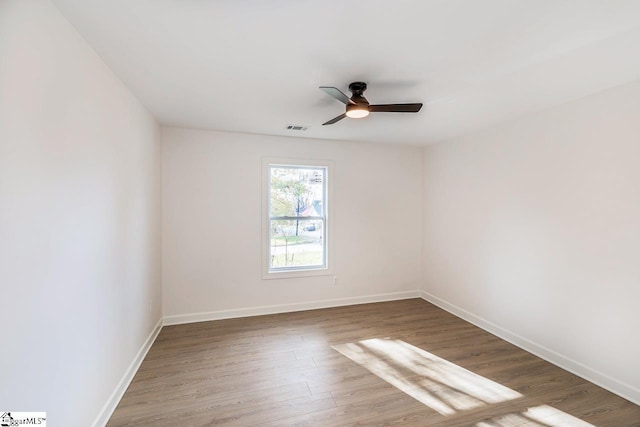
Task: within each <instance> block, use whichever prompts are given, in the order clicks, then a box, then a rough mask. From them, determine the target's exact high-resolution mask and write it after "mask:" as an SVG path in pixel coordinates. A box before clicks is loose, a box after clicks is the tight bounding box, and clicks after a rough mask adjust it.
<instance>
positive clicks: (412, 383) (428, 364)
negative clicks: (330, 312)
mask: <svg viewBox="0 0 640 427" xmlns="http://www.w3.org/2000/svg"><path fill="white" fill-rule="evenodd" d="M333 348H334V349H335V350H337V351H338V352H340V353H341V354H343V355H344V356H346V357H348V358H349V359H351V360H353V361H354V362H356V363H357V364H359V365H361V366H363V367H365V368H366V369H368V370H369V371H371V372H372V373H373V374H375V375H377V376H378V377H380V378H382V379H383V380H385V381H387V382H388V383H390V384H391V385H393V386H395V387H396V388H398V389H400V390H402V391H403V392H405V393H406V394H408V395H409V396H411V397H413V398H414V399H416V400H417V401H419V402H421V403H423V404H425V405H427V406H429V407H430V408H432V409H434V410H436V411H437V412H439V413H440V414H442V415H451V414H454V413H456V412H457V411H459V410H469V409H474V408H478V407H480V406H483V405H486V404H488V403H500V402H504V401H507V400H511V399H517V398H519V397H522V395H521V394H520V393H518V392H516V391H513V390H511V389H510V388H508V387H504V386H502V385H500V384H498V383H496V382H494V381H491V380H489V379H487V378H485V377H483V376H480V375H477V374H474V373H473V372H471V371H469V370H467V369H464V368H461V367H460V366H458V365H456V364H454V363H451V362H449V361H447V360H445V359H442V358H440V357H438V356H436V355H434V354H431V353H429V352H427V351H424V350H422V349H420V348H418V347H415V346H412V345H411V344H408V343H406V342H404V341H401V340H388V339H379V338H374V339H370V340H365V341H359V342H357V343H349V344H340V345H336V346H333Z"/></svg>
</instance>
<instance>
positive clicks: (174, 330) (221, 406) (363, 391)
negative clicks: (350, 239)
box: [108, 299, 640, 427]
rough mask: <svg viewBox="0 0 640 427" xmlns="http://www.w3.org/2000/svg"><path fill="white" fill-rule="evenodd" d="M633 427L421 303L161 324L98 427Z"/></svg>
mask: <svg viewBox="0 0 640 427" xmlns="http://www.w3.org/2000/svg"><path fill="white" fill-rule="evenodd" d="M130 425H134V426H181V427H182V426H205V425H222V426H265V427H266V426H323V427H326V426H329V427H333V426H343V425H367V426H388V425H402V426H477V427H489V426H491V427H493V426H538V427H560V426H562V427H564V426H612V427H625V426H629V427H631V426H633V427H638V426H640V406H637V405H634V404H633V403H631V402H629V401H626V400H624V399H622V398H620V397H618V396H616V395H614V394H612V393H610V392H608V391H606V390H604V389H602V388H600V387H597V386H595V385H593V384H591V383H589V382H587V381H585V380H583V379H581V378H579V377H577V376H575V375H573V374H571V373H568V372H566V371H564V370H562V369H560V368H557V367H555V366H554V365H551V364H550V363H547V362H545V361H543V360H542V359H540V358H538V357H536V356H533V355H531V354H529V353H527V352H525V351H523V350H520V349H519V348H517V347H515V346H513V345H511V344H509V343H507V342H505V341H503V340H501V339H499V338H497V337H495V336H493V335H491V334H489V333H487V332H485V331H483V330H482V329H479V328H477V327H475V326H473V325H471V324H469V323H467V322H465V321H463V320H461V319H458V318H457V317H455V316H453V315H451V314H449V313H447V312H445V311H443V310H441V309H439V308H437V307H435V306H433V305H431V304H429V303H427V302H425V301H423V300H421V299H413V300H404V301H393V302H385V303H376V304H364V305H357V306H350V307H339V308H331V309H323V310H313V311H306V312H298V313H287V314H278V315H270V316H259V317H251V318H243V319H232V320H219V321H214V322H202V323H193V324H187V325H178V326H167V327H165V328H163V330H162V331H161V333H160V335H159V336H158V338H157V340H156V342H155V343H154V344H153V346H152V347H151V350H150V351H149V353H148V355H147V357H146V358H145V360H144V362H143V363H142V366H141V367H140V369H139V371H138V373H137V374H136V376H135V378H134V379H133V381H132V383H131V385H130V386H129V388H128V390H127V392H126V393H125V395H124V397H123V399H122V400H121V402H120V404H119V405H118V407H117V409H116V411H115V412H114V414H113V416H112V417H111V420H110V421H109V423H108V426H112V427H115V426H130Z"/></svg>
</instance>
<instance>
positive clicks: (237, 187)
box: [162, 128, 422, 322]
mask: <svg viewBox="0 0 640 427" xmlns="http://www.w3.org/2000/svg"><path fill="white" fill-rule="evenodd" d="M263 157H292V158H300V159H324V160H330V161H333V164H334V168H333V174H334V175H333V183H334V193H335V194H334V195H333V196H334V198H333V209H334V211H333V213H334V221H333V226H334V251H335V253H334V255H335V256H334V264H335V270H334V274H335V275H336V277H337V285H335V286H334V285H333V278H332V277H329V276H323V277H314V278H297V279H282V280H262V270H261V215H262V211H261V189H262V186H261V173H262V172H261V168H262V158H263ZM162 171H163V172H162V175H163V185H162V188H163V195H162V203H163V307H164V314H165V316H177V317H175V318H173V319H169V321H170V322H178V321H187V320H197V319H198V317H194V316H191V315H193V314H196V313H209V314H207V315H203V316H201V317H200V318H215V317H216V316H222V317H224V316H226V315H239V314H250V313H258V312H265V310H254V311H252V310H248V311H247V310H245V311H242V310H241V309H252V308H256V307H264V306H279V308H273V310H275V311H279V310H289V309H295V308H300V307H301V305H300V304H302V306H305V307H306V306H310V305H309V304H310V303H313V302H317V301H326V300H341V301H333V302H331V303H326V304H324V305H330V304H337V303H340V302H343V303H344V302H355V301H360V300H363V298H365V297H370V296H374V295H380V294H393V295H391V296H389V297H399V296H403V295H408V294H398V293H406V292H407V291H410V292H412V295H414V296H417V293H416V292H415V291H416V290H418V289H419V288H420V274H421V259H420V253H421V240H422V236H421V234H422V233H421V218H422V213H421V209H422V200H421V171H422V150H421V149H419V148H413V147H397V146H390V145H389V146H387V145H376V144H361V143H351V142H336V141H318V140H308V139H306V140H305V139H299V138H285V137H267V136H258V135H246V134H233V133H221V132H208V131H197V130H186V129H176V128H163V166H162ZM350 298H351V299H350ZM286 304H293V305H292V306H286V307H282V305H286ZM305 304H306V305H305ZM320 305H323V304H320ZM223 310H233V311H232V312H227V313H219V312H220V311H223ZM238 310H240V311H238ZM212 312H214V313H212Z"/></svg>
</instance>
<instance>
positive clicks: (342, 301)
mask: <svg viewBox="0 0 640 427" xmlns="http://www.w3.org/2000/svg"><path fill="white" fill-rule="evenodd" d="M420 296H421V293H420V291H405V292H393V293H389V294H378V295H368V296H363V297H351V298H338V299H329V300H321V301H312V302H301V303H293V304H278V305H266V306H260V307H250V308H239V309H233V310H220V311H209V312H206V313H194V314H179V315H175V316H165V317H164V320H163V325H180V324H183V323H195V322H206V321H209V320H221V319H233V318H238V317H250V316H262V315H265V314H278V313H291V312H294V311H305V310H316V309H319V308H331V307H341V306H345V305H355V304H368V303H372V302H383V301H395V300H402V299H409V298H420Z"/></svg>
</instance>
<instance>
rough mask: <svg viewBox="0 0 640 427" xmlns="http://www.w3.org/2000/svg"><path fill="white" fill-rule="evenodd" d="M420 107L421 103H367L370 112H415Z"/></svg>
mask: <svg viewBox="0 0 640 427" xmlns="http://www.w3.org/2000/svg"><path fill="white" fill-rule="evenodd" d="M421 108H422V103H417V104H380V105H369V111H370V112H371V113H379V112H385V113H417V112H418V111H420V109H421Z"/></svg>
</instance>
